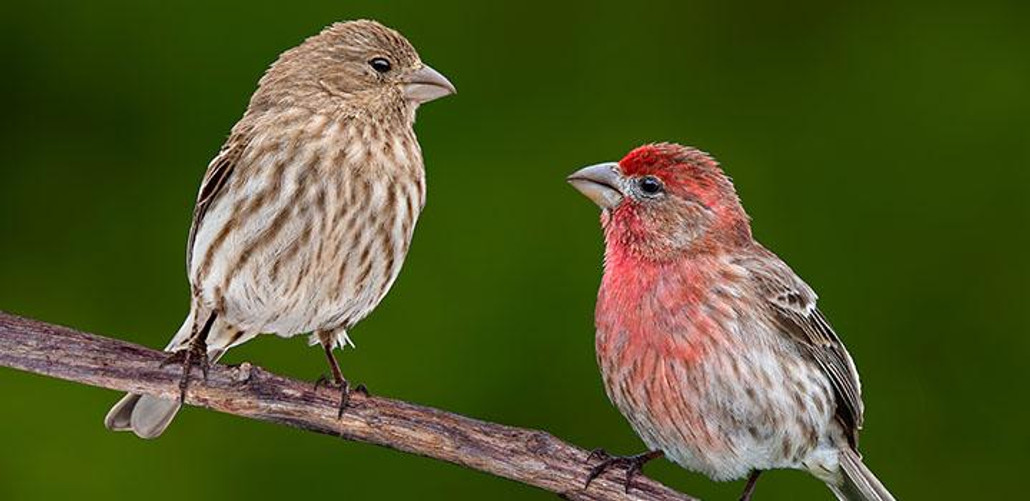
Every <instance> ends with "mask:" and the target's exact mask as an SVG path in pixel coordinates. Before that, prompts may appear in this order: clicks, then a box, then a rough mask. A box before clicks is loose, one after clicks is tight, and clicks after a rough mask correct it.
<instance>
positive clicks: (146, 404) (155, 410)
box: [104, 393, 180, 439]
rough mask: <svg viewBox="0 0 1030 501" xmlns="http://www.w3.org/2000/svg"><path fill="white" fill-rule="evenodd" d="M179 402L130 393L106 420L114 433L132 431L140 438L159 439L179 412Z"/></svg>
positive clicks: (106, 423) (106, 424)
mask: <svg viewBox="0 0 1030 501" xmlns="http://www.w3.org/2000/svg"><path fill="white" fill-rule="evenodd" d="M179 407H180V405H179V401H178V400H168V399H165V398H160V397H154V396H150V395H137V394H135V393H129V394H128V395H125V396H124V397H122V399H121V400H119V401H118V403H117V404H115V405H114V407H112V408H111V411H110V412H108V413H107V417H105V418H104V426H107V429H109V430H112V431H131V432H133V433H135V434H136V436H137V437H140V438H147V439H150V438H157V437H158V436H160V435H161V433H163V432H164V431H165V428H168V425H169V424H171V422H172V418H174V417H175V414H176V413H177V412H179Z"/></svg>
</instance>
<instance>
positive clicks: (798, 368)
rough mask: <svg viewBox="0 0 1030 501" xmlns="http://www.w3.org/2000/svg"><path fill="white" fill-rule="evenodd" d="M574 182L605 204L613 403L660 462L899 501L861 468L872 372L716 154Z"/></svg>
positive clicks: (605, 303) (593, 173) (648, 152)
mask: <svg viewBox="0 0 1030 501" xmlns="http://www.w3.org/2000/svg"><path fill="white" fill-rule="evenodd" d="M569 182H570V183H572V185H573V186H574V187H575V188H576V189H578V190H579V191H581V192H582V193H583V194H584V195H586V196H587V197H589V198H590V199H591V200H593V201H594V202H596V203H597V204H598V205H599V206H601V208H602V209H603V210H602V214H601V225H602V226H603V228H604V237H605V262H604V278H603V279H602V283H601V289H600V292H599V293H598V299H597V311H596V319H595V320H596V326H597V339H596V347H597V360H598V364H599V366H600V369H601V374H602V376H603V379H604V385H605V390H606V391H607V393H608V397H609V398H610V399H611V400H612V402H614V403H615V405H616V406H617V407H618V408H619V410H620V411H621V412H622V414H623V415H624V416H626V418H627V419H628V420H629V421H630V424H631V425H632V426H633V429H634V430H635V431H636V432H637V434H638V435H640V437H641V438H642V439H643V441H644V443H645V444H647V446H648V447H649V448H650V450H651V452H648V453H645V454H641V455H638V456H629V457H622V458H614V457H611V456H607V455H606V454H604V453H601V454H600V455H601V456H604V457H605V460H604V461H602V462H600V464H598V465H597V466H596V467H595V468H594V469H593V470H592V471H591V473H590V475H589V477H588V480H587V485H589V481H590V480H592V479H593V478H594V477H596V476H597V475H599V474H601V473H603V472H604V471H605V470H606V469H607V468H609V467H611V466H614V465H621V466H623V467H626V468H627V476H626V488H627V489H628V488H629V485H630V481H631V480H632V476H633V475H634V474H636V473H638V472H639V471H640V468H641V466H642V465H643V464H644V463H645V462H646V461H648V460H651V459H653V458H656V457H659V456H662V455H664V456H666V457H668V458H669V459H671V460H673V461H675V462H676V463H678V464H679V465H681V466H683V467H684V468H687V469H689V470H694V471H698V472H701V473H704V474H706V475H708V476H709V477H711V478H712V479H714V480H730V479H736V478H741V477H743V476H746V475H749V474H750V478H749V481H748V484H747V487H746V488H745V490H744V493H743V496H742V498H741V499H745V500H746V499H750V497H751V493H752V492H753V489H754V485H755V481H756V480H757V478H758V474H759V472H761V471H763V470H768V469H772V468H796V469H801V470H806V471H808V472H810V473H812V474H813V475H815V476H816V477H818V478H819V479H820V480H822V481H824V482H826V484H827V485H828V486H829V487H830V489H831V490H832V491H833V492H834V493H835V494H836V495H837V497H838V498H840V499H843V500H850V501H859V500H875V501H884V500H893V499H894V498H893V497H892V496H891V494H890V493H889V492H888V491H887V489H886V488H884V486H883V484H881V483H880V481H879V480H877V479H876V477H875V476H874V475H873V474H872V472H870V471H869V469H868V468H866V467H865V465H863V464H862V461H861V459H860V456H859V454H858V449H857V446H858V431H859V429H860V428H861V426H862V399H861V393H860V386H859V381H858V373H857V372H856V370H855V366H854V364H853V362H852V360H851V356H850V355H848V352H847V350H846V349H845V348H844V345H843V344H842V343H841V341H840V338H838V337H837V335H836V334H835V333H834V331H833V329H832V328H831V327H830V325H829V323H827V321H826V319H825V318H824V317H823V314H822V313H820V311H819V309H818V308H817V307H816V294H815V292H813V291H812V289H811V288H810V287H809V286H808V285H806V284H805V283H804V282H803V281H801V279H800V278H798V276H797V275H795V274H794V272H793V271H792V270H791V269H790V268H789V267H788V266H787V265H786V264H784V262H783V261H781V260H780V259H779V258H778V257H777V256H776V255H775V254H773V253H772V252H770V251H769V250H767V249H765V248H764V247H762V245H761V244H759V243H758V242H756V241H755V240H754V239H753V238H752V237H751V227H750V223H749V219H748V216H747V214H746V213H745V212H744V208H743V207H742V206H741V204H740V200H739V199H738V198H737V194H736V191H735V190H734V188H733V184H732V183H731V182H730V179H729V178H728V177H727V176H726V175H725V174H724V173H723V172H722V170H721V169H720V167H719V164H718V163H716V161H715V160H714V159H712V158H711V157H710V156H708V155H707V154H705V153H703V152H701V151H698V150H696V149H693V148H687V147H683V146H679V145H675V144H652V145H646V146H643V147H640V148H637V149H636V150H634V151H632V152H630V153H629V154H628V155H627V156H626V157H625V158H623V159H622V161H620V162H619V163H605V164H599V165H594V166H591V167H587V168H585V169H582V170H580V171H578V172H576V173H575V174H573V175H571V176H569Z"/></svg>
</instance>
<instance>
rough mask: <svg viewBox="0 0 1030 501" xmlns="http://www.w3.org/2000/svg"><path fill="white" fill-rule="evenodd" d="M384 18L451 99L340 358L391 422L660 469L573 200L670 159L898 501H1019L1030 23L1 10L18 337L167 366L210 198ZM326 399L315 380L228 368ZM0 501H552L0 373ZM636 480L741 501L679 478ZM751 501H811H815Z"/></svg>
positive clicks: (512, 8)
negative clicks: (748, 236) (622, 162)
mask: <svg viewBox="0 0 1030 501" xmlns="http://www.w3.org/2000/svg"><path fill="white" fill-rule="evenodd" d="M358 17H371V18H376V19H379V20H381V21H383V22H384V23H386V24H388V25H390V26H393V27H395V28H397V29H399V30H400V31H402V32H403V33H404V34H405V35H407V36H408V37H409V38H410V39H411V40H412V41H413V42H414V44H415V45H416V47H418V49H419V51H420V52H421V54H422V57H423V59H424V60H425V61H427V62H428V63H430V64H432V65H433V66H434V67H436V68H437V69H439V70H440V71H441V72H443V73H445V74H446V75H447V76H448V77H450V78H451V80H452V81H453V82H454V83H455V84H456V85H457V87H458V88H459V90H460V93H459V94H458V95H457V96H456V97H453V98H448V99H445V100H441V101H439V102H434V103H431V104H429V105H427V106H425V107H424V108H423V109H422V110H421V111H420V116H419V122H418V124H417V129H418V133H419V137H420V139H421V142H422V145H423V149H424V151H425V157H426V162H427V168H428V177H429V203H428V206H427V209H426V211H425V213H424V215H423V218H422V220H421V222H420V224H419V228H418V232H417V236H416V239H415V243H414V246H413V249H412V252H411V254H410V257H409V260H408V263H407V266H406V268H405V270H404V272H403V273H402V275H401V278H400V280H399V281H398V283H397V285H396V286H395V287H394V289H393V291H392V292H391V294H390V295H389V296H388V297H387V299H386V300H385V301H384V302H383V304H382V305H381V306H380V308H379V309H378V310H377V311H376V312H375V313H374V314H373V316H372V317H370V318H369V319H368V320H366V321H365V322H364V323H362V324H361V325H360V326H359V327H358V328H356V329H355V330H354V331H353V332H352V336H353V338H354V339H355V341H356V343H357V346H358V349H357V350H353V351H348V352H346V353H345V355H344V356H343V358H342V363H343V364H344V368H345V372H346V374H348V376H349V377H351V378H352V379H353V380H355V381H359V382H364V383H367V384H368V385H369V387H370V388H371V389H372V391H373V392H375V393H377V394H381V395H386V396H391V397H397V398H402V399H408V400H412V401H415V402H419V403H423V404H428V405H432V406H437V407H441V408H444V409H448V410H452V411H456V412H460V413H464V414H468V415H471V416H475V417H479V418H483V419H487V420H494V421H500V422H504V423H509V424H513V425H519V426H528V427H537V428H542V429H545V430H548V431H550V432H552V433H554V434H555V435H557V436H560V437H563V438H565V439H568V440H571V441H572V442H574V443H577V444H580V445H582V446H584V447H597V446H605V447H607V448H609V449H610V450H613V451H615V452H619V453H631V452H639V451H640V450H641V449H642V446H641V444H640V442H639V441H638V439H637V438H636V437H635V436H634V434H633V432H632V431H631V430H630V428H629V426H628V425H627V424H626V423H625V422H624V420H623V419H622V417H621V416H620V415H619V414H618V413H617V411H615V410H614V408H613V407H611V406H610V404H609V403H608V401H607V398H606V397H605V395H604V392H603V390H602V387H601V382H600V378H599V376H598V373H597V370H596V367H595V361H594V354H593V332H592V312H593V304H594V298H595V292H596V287H597V284H598V280H599V276H600V264H601V250H602V246H601V236H600V232H599V230H598V222H597V210H596V208H594V207H593V206H592V205H591V204H590V203H589V202H588V201H587V200H586V199H584V198H583V197H582V196H580V195H579V194H577V193H576V192H575V191H574V190H572V189H571V188H569V187H568V186H567V185H566V184H565V182H564V176H565V175H566V174H568V173H569V172H571V171H572V170H574V169H576V168H578V167H580V166H583V165H586V164H591V163H595V162H599V161H607V160H617V159H618V158H620V157H621V156H622V155H623V154H624V153H625V152H627V151H628V150H630V149H631V148H633V147H635V146H637V145H639V144H641V143H643V142H646V141H654V140H672V141H678V142H683V143H686V144H691V145H696V146H698V147H700V148H702V149H705V150H708V151H710V152H712V153H713V154H715V155H716V156H717V158H719V159H720V160H721V161H722V163H723V165H724V166H725V167H726V169H727V170H728V171H729V173H730V174H731V175H732V176H733V177H734V179H735V180H736V182H737V186H738V188H739V190H740V193H741V196H742V197H743V199H744V202H745V205H746V206H747V208H748V209H749V211H750V213H751V215H752V216H753V218H754V226H755V233H756V235H757V236H758V238H759V239H760V240H761V241H762V242H763V243H765V244H766V245H767V246H769V247H771V248H772V249H774V250H776V251H777V252H778V253H779V254H780V255H781V256H783V257H784V259H786V260H787V261H788V262H789V263H791V265H792V266H793V267H794V268H795V269H796V270H797V271H798V272H799V273H800V274H801V275H802V276H803V277H804V278H805V279H806V280H807V281H808V282H810V283H811V284H812V285H813V287H815V288H816V289H817V290H818V291H819V292H820V295H821V297H822V302H821V305H822V307H823V310H824V311H825V312H826V313H827V315H828V316H829V317H830V318H831V319H832V321H833V323H834V325H835V326H836V327H837V329H838V331H839V332H840V333H841V335H842V336H843V338H844V340H845V342H846V343H847V345H848V347H849V348H850V350H851V352H852V354H853V355H854V357H855V359H856V360H857V362H858V365H859V368H860V370H861V372H862V376H863V382H864V389H865V401H866V405H867V425H866V431H865V433H864V435H863V441H862V445H863V451H864V453H865V455H866V457H867V460H868V462H869V464H870V465H871V466H872V468H873V469H874V470H875V471H876V472H878V474H879V476H880V477H881V478H882V479H883V480H884V481H885V482H886V483H887V485H889V486H890V487H891V489H892V490H893V491H894V493H895V494H896V495H897V496H898V497H899V498H900V499H960V498H973V499H978V498H1003V497H1009V498H1019V497H1021V496H1022V495H1024V494H1025V487H1024V486H1023V485H1022V484H1023V480H1024V475H1025V470H1026V467H1027V466H1028V462H1027V450H1028V448H1030V432H1028V429H1030V428H1028V426H1027V423H1030V412H1028V410H1027V407H1028V406H1027V403H1026V400H1027V397H1028V396H1030V394H1028V392H1027V390H1026V383H1027V382H1028V377H1027V375H1026V368H1027V362H1026V357H1027V353H1028V351H1030V336H1028V334H1030V320H1028V315H1027V308H1028V305H1030V293H1028V290H1030V289H1028V286H1027V283H1028V280H1030V265H1028V262H1030V261H1028V259H1027V250H1026V249H1027V244H1028V243H1030V242H1028V223H1030V203H1028V195H1030V194H1028V187H1030V162H1028V160H1030V141H1028V140H1030V31H1028V30H1027V28H1026V22H1027V19H1030V4H1027V3H1025V2H1023V3H1020V2H1015V1H1013V2H1011V3H1001V2H993V1H981V2H972V1H970V2H966V3H964V4H961V3H959V4H946V3H940V2H929V1H927V2H924V3H911V2H909V3H903V4H902V3H897V2H863V3H862V4H861V5H859V4H858V3H854V4H853V5H842V4H836V3H835V2H821V1H807V2H793V3H789V4H788V3H780V2H762V1H757V0H755V1H750V2H722V1H717V0H701V1H698V0H693V1H691V0H688V1H683V0H678V1H668V2H650V1H636V2H632V3H625V4H622V5H611V6H601V5H599V4H596V3H594V2H579V3H565V4H562V3H558V2H536V1H520V2H511V3H509V4H500V3H491V2H468V3H457V2H447V1H443V0H438V1H433V2H424V1H409V2H390V3H386V2H348V3H344V2H309V1H304V0H295V1H292V2H288V3H282V2H254V1H243V0H239V1H233V2H211V1H205V2H199V1H189V2H152V1H142V2H141V1H109V0H103V1H90V2H81V1H61V2H58V1H50V2H36V3H34V4H30V3H28V2H5V3H4V4H3V5H2V6H0V56H2V61H3V66H4V68H3V73H2V74H3V76H2V78H0V92H2V96H3V116H4V119H3V120H2V122H0V127H2V133H0V147H2V150H0V151H3V156H4V159H3V163H2V165H3V167H2V171H0V279H2V282H3V287H0V309H3V310H7V311H11V312H16V313H19V314H23V315H28V316H32V317H36V318H40V319H45V320H47V321H51V322H55V323H60V324H65V325H70V326H74V327H77V328H81V329H84V330H88V331H92V332H97V333H102V334H105V335H109V336H115V337H121V338H125V339H130V340H133V341H136V342H139V343H142V344H145V345H149V346H154V347H159V346H163V345H164V343H165V342H166V340H167V338H168V337H169V336H170V335H171V334H172V333H173V332H174V330H175V329H176V328H177V327H178V326H179V324H180V322H181V320H182V317H183V316H184V315H185V313H186V308H187V284H186V280H185V274H184V263H183V261H184V254H185V251H184V242H185V240H186V233H187V227H188V225H189V220H190V215H191V207H192V204H193V200H194V197H195V194H196V190H197V186H198V183H199V180H200V178H201V175H202V173H203V171H204V168H205V166H206V164H207V162H208V160H209V159H210V158H211V156H212V155H213V154H214V153H215V152H216V151H217V150H218V147H219V146H220V144H221V142H222V140H223V139H224V137H225V136H226V133H227V132H228V130H229V128H230V127H231V126H232V124H233V123H234V122H235V121H236V119H237V118H238V117H239V116H240V114H241V113H242V111H243V108H244V106H245V104H246V102H247V99H248V97H249V95H250V93H251V92H252V90H253V89H254V86H255V83H256V81H257V79H258V77H259V76H260V75H261V73H262V71H263V70H264V68H265V67H266V66H267V65H268V64H269V63H270V62H271V61H272V60H273V59H274V58H275V57H276V55H277V54H278V53H279V52H280V51H282V50H284V49H286V48H289V47H291V46H293V45H295V44H297V43H298V42H300V41H301V40H302V39H303V38H304V37H306V36H308V35H311V34H314V33H316V32H317V31H318V30H319V29H320V28H322V27H323V26H324V25H326V24H328V23H330V22H332V21H335V20H342V19H352V18H358ZM243 360H250V361H253V362H255V363H258V364H260V365H263V366H265V367H267V368H270V369H271V370H274V371H277V372H282V373H286V374H290V375H293V376H295V377H299V378H305V379H314V378H315V377H316V376H317V375H318V374H320V373H321V371H322V370H323V364H324V361H323V359H322V355H321V354H320V353H319V352H318V350H316V349H313V348H308V347H306V345H305V341H304V340H302V339H300V338H295V339H292V340H281V339H277V338H271V337H269V338H261V339H259V340H257V341H256V342H253V343H250V344H248V345H246V346H245V347H242V348H241V349H238V350H235V351H234V352H232V353H231V354H230V355H229V356H227V357H226V361H227V362H230V363H231V362H240V361H243ZM0 395H2V396H3V413H2V417H0V444H2V446H0V451H2V452H0V499H3V500H9V499H10V500H36V499H71V498H74V499H79V500H89V499H148V500H153V501H157V500H165V499H168V500H182V499H190V500H195V501H199V500H206V499H211V500H227V499H279V498H283V497H285V496H290V497H291V498H294V499H337V498H340V499H405V498H414V497H418V498H420V499H427V500H428V499H483V498H489V499H513V500H531V499H554V498H553V496H552V495H550V494H547V493H545V492H543V491H537V490H535V489H532V488H529V487H524V486H521V485H518V484H515V483H512V482H509V481H505V480H500V479H497V478H494V477H490V476H487V475H484V474H480V473H476V472H472V471H468V470H464V469H461V468H458V467H455V466H451V465H448V464H443V463H440V462H436V461H433V460H429V459H424V458H418V457H414V456H408V455H403V454H400V453H397V452H392V451H388V450H385V449H380V448H376V447H373V446H368V445H362V444H353V443H346V442H341V441H339V440H334V439H332V438H328V437H325V436H318V435H313V434H310V433H304V432H300V431H297V430H293V429H288V428H284V427H280V426H274V425H270V424H264V423H258V422H253V421H247V420H243V419H238V418H234V417H230V416H224V415H217V414H214V413H212V412H208V411H203V410H197V409H188V410H186V411H185V412H183V413H182V414H181V415H180V416H179V418H178V420H177V421H176V422H175V423H174V425H173V426H172V427H171V428H170V430H169V431H168V433H167V434H166V435H164V436H163V437H161V438H160V439H159V440H157V441H152V442H145V441H141V440H137V439H135V438H134V437H133V436H131V435H127V434H113V433H109V432H107V431H106V430H105V429H104V428H103V426H102V425H101V419H102V417H103V415H104V413H105V412H106V411H107V409H108V407H109V406H110V405H111V404H112V403H113V402H114V401H115V399H116V398H117V395H116V394H115V393H114V392H111V391H106V390H100V389H95V388H88V387H84V386H79V385H74V384H70V383H65V382H59V381H56V380H50V379H46V378H42V377H37V376H31V375H27V374H22V373H18V372H14V371H11V370H7V369H0ZM648 473H650V474H651V475H653V476H654V477H656V478H658V479H660V480H661V481H663V482H666V483H668V484H670V485H672V486H674V487H676V488H678V489H681V490H683V491H685V492H689V493H692V494H695V495H699V496H702V497H704V498H707V499H736V496H737V494H738V493H739V490H740V488H741V486H742V483H740V482H738V483H732V484H717V483H713V482H710V481H708V480H707V479H705V478H703V477H701V476H699V475H696V474H692V473H688V472H685V471H683V470H681V469H679V468H677V467H675V466H673V465H671V464H670V463H667V462H656V463H654V464H652V465H651V466H649V467H648ZM757 499H760V500H763V501H772V500H778V499H783V500H786V499H812V500H827V499H830V494H829V492H828V491H827V490H825V488H824V487H823V486H822V485H821V484H820V483H819V482H817V481H815V480H813V479H811V478H809V477H808V476H807V475H806V474H803V473H799V472H777V473H775V474H771V475H767V476H766V477H764V478H763V479H762V482H761V483H760V485H759V487H758V493H757Z"/></svg>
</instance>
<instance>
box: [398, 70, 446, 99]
mask: <svg viewBox="0 0 1030 501" xmlns="http://www.w3.org/2000/svg"><path fill="white" fill-rule="evenodd" d="M456 92H458V90H457V89H455V88H454V85H453V84H452V83H451V81H450V80H447V77H445V76H443V75H441V74H440V72H439V71H436V70H434V69H433V68H431V67H429V66H426V65H423V66H422V68H420V69H419V70H418V71H416V72H414V73H412V74H411V75H410V76H409V77H408V79H407V81H406V82H404V97H405V98H406V99H409V100H411V101H414V102H416V103H419V104H422V103H428V102H429V101H432V100H434V99H439V98H441V97H444V96H449V95H451V94H454V93H456Z"/></svg>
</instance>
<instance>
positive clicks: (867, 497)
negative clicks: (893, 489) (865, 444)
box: [829, 449, 895, 501]
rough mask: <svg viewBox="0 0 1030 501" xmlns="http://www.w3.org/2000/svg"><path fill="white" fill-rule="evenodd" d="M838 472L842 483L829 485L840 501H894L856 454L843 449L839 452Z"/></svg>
mask: <svg viewBox="0 0 1030 501" xmlns="http://www.w3.org/2000/svg"><path fill="white" fill-rule="evenodd" d="M839 458H840V471H841V473H842V476H843V482H842V483H841V484H840V485H833V484H829V485H830V489H831V490H833V493H834V494H836V495H837V499H839V500H841V501H895V500H894V496H893V495H891V493H890V491H888V490H887V488H886V487H884V486H883V483H881V482H880V480H879V479H877V478H876V475H873V472H872V471H870V470H869V468H867V467H866V465H865V464H863V463H862V458H860V457H859V456H858V453H857V452H855V451H853V450H851V449H845V450H843V451H841V452H840V455H839Z"/></svg>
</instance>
